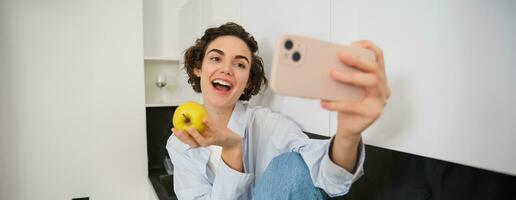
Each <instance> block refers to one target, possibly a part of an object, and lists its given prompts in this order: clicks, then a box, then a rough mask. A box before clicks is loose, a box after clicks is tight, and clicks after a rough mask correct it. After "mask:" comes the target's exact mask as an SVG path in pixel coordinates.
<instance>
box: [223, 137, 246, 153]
mask: <svg viewBox="0 0 516 200" xmlns="http://www.w3.org/2000/svg"><path fill="white" fill-rule="evenodd" d="M222 149H223V150H224V149H225V150H227V151H234V150H236V149H242V139H241V138H240V136H238V135H236V134H235V135H234V137H232V138H231V139H230V140H229V142H228V143H227V144H226V145H224V146H222Z"/></svg>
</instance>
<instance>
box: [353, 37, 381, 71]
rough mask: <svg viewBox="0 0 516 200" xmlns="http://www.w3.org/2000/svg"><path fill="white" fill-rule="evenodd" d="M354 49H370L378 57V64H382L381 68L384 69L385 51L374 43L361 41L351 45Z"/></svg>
mask: <svg viewBox="0 0 516 200" xmlns="http://www.w3.org/2000/svg"><path fill="white" fill-rule="evenodd" d="M351 46H352V47H359V48H364V49H369V50H371V51H373V52H374V54H375V55H376V62H378V64H380V67H382V68H383V67H384V58H383V51H382V49H380V48H379V47H378V46H376V45H375V44H374V43H372V42H371V41H368V40H360V41H356V42H353V43H352V44H351Z"/></svg>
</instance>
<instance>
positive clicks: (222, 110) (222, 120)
mask: <svg viewBox="0 0 516 200" xmlns="http://www.w3.org/2000/svg"><path fill="white" fill-rule="evenodd" d="M204 107H205V108H206V110H207V111H208V115H209V117H210V119H211V120H212V121H213V122H214V123H217V124H221V125H224V126H227V125H228V122H229V118H231V113H233V109H234V108H235V105H233V106H229V107H216V106H213V105H210V104H207V103H206V104H204Z"/></svg>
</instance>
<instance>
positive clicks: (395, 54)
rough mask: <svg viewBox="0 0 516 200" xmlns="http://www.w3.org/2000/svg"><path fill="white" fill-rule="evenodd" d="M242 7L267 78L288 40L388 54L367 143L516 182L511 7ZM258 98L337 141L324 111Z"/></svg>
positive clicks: (314, 104)
mask: <svg viewBox="0 0 516 200" xmlns="http://www.w3.org/2000/svg"><path fill="white" fill-rule="evenodd" d="M240 4H241V5H240V14H241V20H242V21H241V23H242V24H243V25H244V26H245V27H246V28H247V29H248V31H250V32H251V33H252V34H253V35H254V36H255V37H256V38H257V39H258V42H259V45H260V53H261V55H262V56H263V57H264V60H265V63H266V66H267V70H269V69H270V63H271V55H272V47H273V44H274V42H275V40H276V38H277V36H278V35H280V34H281V33H284V32H292V33H297V34H302V35H307V36H312V37H316V38H320V39H326V40H331V41H334V42H338V43H344V44H349V43H351V42H352V41H354V40H359V39H369V40H372V41H374V42H375V43H377V44H378V45H379V46H380V47H381V48H383V49H384V51H385V55H386V57H385V59H386V63H387V66H386V68H387V74H388V77H389V84H390V86H391V88H392V91H393V95H392V97H391V99H390V101H389V104H388V106H387V108H386V110H385V112H384V115H383V116H382V117H381V118H380V119H379V121H378V122H377V123H376V124H375V125H374V126H372V127H371V128H370V129H369V130H367V131H366V133H365V134H364V136H365V141H366V143H368V144H371V145H375V146H380V147H384V148H389V149H394V150H398V151H403V152H408V153H412V154H417V155H422V156H427V157H432V158H437V159H442V160H446V161H452V162H456V163H461V164H466V165H470V166H475V167H480V168H484V169H489V170H493V171H498V172H504V173H508V174H512V175H516V160H514V159H511V158H512V156H511V155H512V154H513V152H515V151H514V148H512V147H513V146H514V145H516V135H515V134H514V130H516V125H515V124H516V123H515V121H514V119H515V118H516V109H515V107H514V106H513V104H514V102H516V93H515V91H516V57H515V56H514V52H516V39H515V37H514V35H516V23H515V19H516V12H514V11H515V10H516V3H514V1H509V0H506V1H503V0H498V1H481V0H476V1H454V2H449V1H405V0H396V1H385V2H380V1H372V0H366V1H363V0H323V1H310V0H301V1H300V0H296V1H294V0H292V1H289V0H287V1H274V0H262V1H246V0H242V1H241V3H240ZM260 98H261V99H260ZM260 98H258V101H262V103H264V104H266V105H269V106H271V107H272V108H273V109H275V110H277V111H280V112H283V113H286V114H288V115H290V116H291V117H292V118H294V119H295V120H296V121H297V122H299V123H300V124H301V126H303V127H304V129H305V130H307V131H309V132H315V133H323V134H333V133H334V132H335V126H336V124H335V113H328V112H324V110H322V109H321V108H319V102H318V101H314V100H303V99H298V98H291V97H283V96H277V95H273V94H272V93H270V90H269V91H268V92H266V93H265V95H263V96H262V97H260Z"/></svg>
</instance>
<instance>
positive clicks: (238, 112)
mask: <svg viewBox="0 0 516 200" xmlns="http://www.w3.org/2000/svg"><path fill="white" fill-rule="evenodd" d="M246 109H247V104H244V103H243V102H242V101H237V102H236V104H235V108H233V112H232V113H231V117H230V118H229V122H228V128H229V129H231V130H232V131H233V132H235V133H236V134H238V135H240V137H244V133H245V126H246V121H247V120H246Z"/></svg>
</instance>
